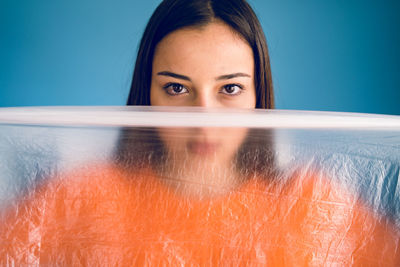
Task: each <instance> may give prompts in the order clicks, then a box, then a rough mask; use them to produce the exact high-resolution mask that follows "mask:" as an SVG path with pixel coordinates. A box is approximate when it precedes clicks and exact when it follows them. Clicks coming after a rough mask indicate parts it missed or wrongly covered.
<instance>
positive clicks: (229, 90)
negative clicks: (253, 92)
mask: <svg viewBox="0 0 400 267" xmlns="http://www.w3.org/2000/svg"><path fill="white" fill-rule="evenodd" d="M242 91H243V88H242V86H240V85H238V84H227V85H224V87H222V89H221V91H220V92H221V93H223V94H226V95H239V94H240V93H242Z"/></svg>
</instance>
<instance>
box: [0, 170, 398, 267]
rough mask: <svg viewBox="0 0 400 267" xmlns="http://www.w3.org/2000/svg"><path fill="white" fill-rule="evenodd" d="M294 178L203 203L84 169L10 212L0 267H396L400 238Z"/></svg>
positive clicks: (340, 197)
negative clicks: (130, 266) (259, 266)
mask: <svg viewBox="0 0 400 267" xmlns="http://www.w3.org/2000/svg"><path fill="white" fill-rule="evenodd" d="M296 176H297V177H293V179H292V180H290V181H289V182H288V183H287V184H285V185H279V184H274V183H267V182H266V181H260V180H257V179H253V180H250V181H249V182H247V183H246V184H244V185H242V187H241V188H239V189H238V190H237V191H235V192H232V193H229V194H227V195H225V196H221V197H217V198H214V199H205V200H199V199H195V198H193V197H192V198H190V197H184V196H179V195H176V194H175V193H174V192H173V191H172V190H169V189H168V188H167V187H165V186H164V185H162V183H160V181H159V180H158V179H157V178H155V176H154V175H153V174H152V173H151V172H149V171H141V172H138V173H136V174H128V173H126V172H124V171H122V170H120V169H118V168H116V167H112V166H95V167H93V168H86V169H84V170H83V169H82V170H80V171H79V172H75V173H73V174H69V175H67V176H65V177H62V178H60V179H53V180H52V181H50V182H49V183H48V184H46V185H45V186H42V187H39V188H37V189H36V190H35V192H34V193H33V195H32V196H29V197H27V198H26V199H25V200H24V201H21V202H20V203H19V204H18V208H15V206H13V207H12V211H10V212H9V213H8V215H7V217H6V218H5V220H4V223H3V224H2V226H0V238H1V244H0V265H2V266H3V265H7V264H12V263H14V264H15V265H42V264H43V265H53V264H54V263H57V265H67V266H76V265H81V266H98V265H101V266H103V265H107V266H128V265H134V264H135V265H166V264H167V265H173V266H175V265H181V264H185V265H224V266H225V265H228V266H231V265H234V266H236V265H248V266H258V265H267V266H331V265H335V264H336V265H339V266H351V265H353V266H396V265H397V266H399V263H400V257H399V254H400V252H399V248H398V245H399V233H398V230H397V229H395V228H393V227H392V226H390V224H388V223H386V222H385V221H383V220H379V219H378V218H375V217H374V216H373V215H372V214H370V213H369V212H368V211H367V210H366V209H365V208H364V207H363V206H362V205H360V204H359V203H357V201H356V200H355V199H354V198H353V197H352V196H350V195H349V194H347V193H346V192H345V191H344V190H341V189H340V187H338V186H335V185H333V184H332V183H330V182H328V181H326V180H324V179H321V178H320V177H318V176H316V175H310V174H302V173H300V172H299V173H297V175H296ZM300 177H301V178H300ZM336 265H335V266H336Z"/></svg>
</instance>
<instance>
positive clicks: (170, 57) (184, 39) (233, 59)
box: [153, 22, 254, 74]
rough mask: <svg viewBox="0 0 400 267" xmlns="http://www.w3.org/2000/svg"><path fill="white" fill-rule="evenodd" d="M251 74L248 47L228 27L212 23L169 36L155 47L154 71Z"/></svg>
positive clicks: (251, 60) (249, 50)
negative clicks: (203, 71) (239, 72)
mask: <svg viewBox="0 0 400 267" xmlns="http://www.w3.org/2000/svg"><path fill="white" fill-rule="evenodd" d="M164 69H168V70H170V71H181V72H182V71H196V70H198V71H201V70H205V71H207V72H213V71H217V72H227V73H229V72H238V71H241V72H249V73H250V74H252V73H253V69H254V58H253V52H252V49H251V47H250V46H249V44H248V43H247V42H246V41H245V40H244V39H243V38H241V37H240V36H239V34H238V33H236V32H234V31H233V30H232V29H231V28H230V27H229V26H228V25H226V24H224V23H221V22H212V23H209V24H207V25H206V26H202V27H187V28H183V29H180V30H177V31H175V32H172V33H170V34H169V35H167V36H166V37H165V38H164V39H162V40H161V42H160V43H159V44H158V45H157V47H156V51H155V54H154V60H153V70H155V71H162V70H164Z"/></svg>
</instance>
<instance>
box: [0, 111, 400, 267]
mask: <svg viewBox="0 0 400 267" xmlns="http://www.w3.org/2000/svg"><path fill="white" fill-rule="evenodd" d="M399 177H400V118H399V117H398V116H375V115H366V114H348V113H318V112H299V111H248V110H247V111H243V110H203V109H198V108H154V107H98V108H95V107H80V108H73V107H70V108H6V109H0V216H1V217H0V219H1V223H0V265H1V266H21V265H23V266H26V265H30V266H41V265H43V266H48V265H60V266H76V265H78V266H99V265H101V266H103V265H106V266H126V265H173V266H175V265H202V266H203V265H224V266H225V265H228V266H231V265H235V266H236V265H247V266H257V265H267V266H331V265H333V266H399V265H400V244H399V243H400V185H399V182H398V181H399Z"/></svg>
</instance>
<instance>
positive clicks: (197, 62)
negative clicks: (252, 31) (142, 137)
mask: <svg viewBox="0 0 400 267" xmlns="http://www.w3.org/2000/svg"><path fill="white" fill-rule="evenodd" d="M150 101H151V105H153V106H200V107H229V108H250V109H253V108H255V105H256V93H255V86H254V58H253V52H252V49H251V47H250V46H249V45H248V44H247V42H246V41H244V40H243V39H242V38H241V37H240V36H239V35H238V34H236V33H235V32H234V31H233V30H232V29H231V28H229V27H228V26H227V25H225V24H224V23H222V22H213V23H210V24H208V25H206V26H204V27H202V28H184V29H180V30H177V31H175V32H172V33H171V34H169V35H167V36H166V37H165V38H164V39H162V40H161V42H160V43H159V44H158V46H157V47H156V50H155V55H154V61H153V71H152V80H151V91H150ZM159 135H160V138H161V140H162V141H163V143H164V145H165V148H166V151H167V152H168V154H169V155H170V157H171V160H172V162H174V164H175V166H176V165H177V164H178V165H179V163H181V165H182V166H185V167H184V169H185V171H182V170H181V171H180V172H179V173H181V174H182V175H183V176H185V179H186V178H187V177H188V176H196V175H199V172H201V171H200V170H203V171H204V175H201V176H203V177H209V176H210V168H212V171H213V172H214V173H221V170H223V169H225V170H226V169H227V168H228V167H229V166H231V163H232V160H233V159H234V155H235V154H236V152H237V150H238V149H239V147H240V145H241V144H242V143H243V141H244V139H245V137H246V135H247V129H245V128H229V129H227V128H174V129H169V128H162V129H159ZM177 168H179V167H177ZM218 168H220V169H221V170H217V169H218ZM186 170H187V171H186ZM190 171H192V174H194V175H190V174H188V172H190ZM173 173H174V172H172V173H171V175H176V174H173ZM219 176H220V175H219ZM175 178H178V177H175ZM178 179H179V178H178ZM189 179H190V178H189ZM211 180H213V181H214V180H216V179H213V178H211Z"/></svg>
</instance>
